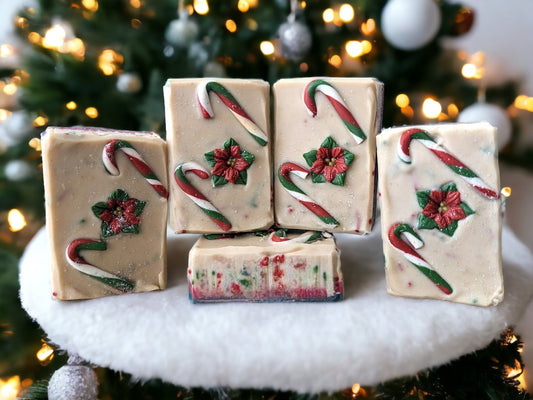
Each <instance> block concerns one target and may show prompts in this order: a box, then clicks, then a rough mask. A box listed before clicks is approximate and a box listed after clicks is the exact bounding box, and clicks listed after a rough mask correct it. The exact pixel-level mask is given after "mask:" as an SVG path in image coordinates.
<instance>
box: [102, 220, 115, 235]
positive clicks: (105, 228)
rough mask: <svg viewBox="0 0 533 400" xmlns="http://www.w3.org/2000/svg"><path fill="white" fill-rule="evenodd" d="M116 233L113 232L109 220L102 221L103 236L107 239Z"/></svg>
mask: <svg viewBox="0 0 533 400" xmlns="http://www.w3.org/2000/svg"><path fill="white" fill-rule="evenodd" d="M114 235H115V232H113V229H111V227H110V226H109V224H108V223H107V222H103V221H102V238H104V239H106V238H108V237H111V236H114Z"/></svg>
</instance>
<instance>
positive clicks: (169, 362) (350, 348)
mask: <svg viewBox="0 0 533 400" xmlns="http://www.w3.org/2000/svg"><path fill="white" fill-rule="evenodd" d="M195 238H196V237H195V236H192V235H182V236H179V237H178V236H176V235H170V236H169V239H168V249H169V254H168V261H169V262H168V265H169V287H168V289H166V290H164V291H161V292H152V293H142V294H130V295H123V296H114V297H107V298H100V299H94V300H88V301H73V302H61V301H57V300H53V299H52V297H51V288H50V283H49V281H50V272H49V258H48V250H47V239H46V234H45V231H44V229H43V230H42V231H40V232H39V233H38V234H37V236H36V237H35V238H34V239H33V241H32V242H31V243H30V245H29V246H28V247H27V249H26V252H25V254H24V256H23V259H22V261H21V265H20V282H21V292H20V296H21V300H22V305H23V307H24V308H25V309H26V311H27V312H28V313H29V314H30V316H32V317H33V318H34V319H35V320H36V321H37V322H38V323H39V324H40V325H41V326H42V328H43V329H44V330H45V331H46V333H47V334H48V336H49V338H50V339H51V340H52V341H53V342H55V343H56V344H57V345H59V346H60V347H61V348H63V349H65V350H67V351H68V352H69V353H71V354H74V353H76V354H79V355H80V356H81V357H83V358H85V359H86V360H88V361H90V362H92V363H94V364H97V365H100V366H104V367H109V368H111V369H114V370H119V371H124V372H127V373H130V374H132V375H133V376H134V377H136V378H138V379H140V380H144V379H149V378H161V379H163V380H164V381H168V382H171V383H174V384H177V385H182V386H187V387H204V388H209V387H232V388H258V389H260V388H272V389H277V390H294V391H298V392H305V393H317V392H322V391H337V390H341V389H344V388H347V387H350V386H351V385H352V384H354V383H355V382H359V383H361V384H363V385H374V384H377V383H379V382H382V381H386V380H389V379H392V378H396V377H401V376H405V375H413V374H415V373H416V372H418V371H419V370H421V369H425V368H428V367H431V366H437V365H441V364H443V363H446V362H448V361H450V360H452V359H455V358H457V357H459V356H461V355H463V354H465V353H468V352H472V351H474V350H477V349H480V348H483V347H484V346H486V345H487V344H488V343H489V342H490V341H491V340H493V339H495V338H497V337H498V336H499V335H500V333H501V332H502V331H503V330H504V329H505V328H506V327H509V326H512V325H513V324H515V323H517V322H518V320H519V319H520V317H521V315H522V313H523V312H524V310H525V308H526V306H527V304H528V303H529V301H530V299H531V297H532V292H533V275H532V271H533V258H532V255H531V253H530V252H529V250H528V249H527V248H526V247H525V246H524V245H523V244H522V243H521V242H520V241H518V239H517V238H516V237H515V236H514V234H513V233H512V232H511V231H510V230H509V229H508V228H504V230H503V260H504V279H505V299H504V301H503V302H502V303H501V304H500V305H498V306H496V307H488V308H482V307H475V306H468V305H461V304H453V303H449V302H443V301H435V300H416V299H407V298H399V297H393V296H390V295H388V294H387V293H386V286H385V277H384V270H383V255H382V251H381V239H380V232H379V228H378V227H377V228H376V229H375V231H374V232H373V233H372V234H371V235H369V236H366V237H362V238H361V237H354V236H348V235H339V236H338V244H339V247H340V249H341V251H342V263H343V273H344V277H345V299H344V300H343V301H341V302H337V303H261V304H257V303H253V304H252V303H226V304H203V305H202V304H200V305H199V304H196V305H194V304H191V303H190V302H189V299H188V291H187V284H186V266H187V255H188V251H189V249H190V247H191V245H192V244H193V242H194V240H195Z"/></svg>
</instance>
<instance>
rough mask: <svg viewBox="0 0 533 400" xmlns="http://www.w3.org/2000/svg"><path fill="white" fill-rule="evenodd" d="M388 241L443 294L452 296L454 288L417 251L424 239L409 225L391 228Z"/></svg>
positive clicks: (394, 225)
mask: <svg viewBox="0 0 533 400" xmlns="http://www.w3.org/2000/svg"><path fill="white" fill-rule="evenodd" d="M388 240H389V243H390V245H391V246H392V247H394V248H395V249H396V250H398V251H399V252H400V253H402V254H403V256H404V257H405V258H406V259H407V260H408V261H409V262H410V263H411V264H412V265H414V266H415V267H416V268H417V269H418V270H419V271H420V272H422V273H423V274H424V275H425V276H426V277H427V278H429V279H430V280H431V282H433V283H434V284H435V285H436V286H437V287H438V288H439V289H440V290H441V291H442V292H443V293H445V294H447V295H450V294H452V292H453V289H452V287H451V286H450V284H449V283H448V282H446V280H445V279H444V278H443V277H442V276H441V275H440V274H439V273H438V272H437V271H435V270H434V269H433V267H432V266H431V265H430V264H429V263H428V262H427V261H426V260H425V259H424V258H423V257H422V256H421V255H420V254H418V252H416V251H415V249H419V248H421V247H422V246H424V242H423V240H422V238H421V237H420V236H419V235H418V234H417V233H416V232H415V231H414V229H413V228H412V227H411V226H410V225H408V224H401V223H396V224H393V225H392V226H391V227H390V228H389V232H388Z"/></svg>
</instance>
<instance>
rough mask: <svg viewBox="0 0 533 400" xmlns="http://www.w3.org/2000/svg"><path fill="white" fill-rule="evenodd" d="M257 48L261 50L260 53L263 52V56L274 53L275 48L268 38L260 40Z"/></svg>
mask: <svg viewBox="0 0 533 400" xmlns="http://www.w3.org/2000/svg"><path fill="white" fill-rule="evenodd" d="M259 49H260V50H261V53H263V54H264V55H265V56H270V55H272V54H274V51H275V50H276V49H275V47H274V43H272V42H271V41H269V40H264V41H262V42H261V44H260V45H259Z"/></svg>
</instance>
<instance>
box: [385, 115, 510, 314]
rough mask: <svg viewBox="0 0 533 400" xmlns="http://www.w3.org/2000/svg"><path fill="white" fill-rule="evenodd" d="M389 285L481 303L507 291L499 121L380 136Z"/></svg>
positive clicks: (398, 290)
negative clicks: (502, 264) (505, 285)
mask: <svg viewBox="0 0 533 400" xmlns="http://www.w3.org/2000/svg"><path fill="white" fill-rule="evenodd" d="M377 149H378V165H379V168H378V169H379V198H380V204H381V223H382V235H383V251H384V255H385V269H386V279H387V287H388V292H389V293H391V294H394V295H398V296H406V297H419V298H420V297H422V298H432V299H441V300H448V301H453V302H457V303H465V304H474V305H478V306H489V305H495V304H498V303H500V302H501V301H502V299H503V278H502V269H501V237H500V236H501V204H500V196H499V184H500V182H499V169H498V150H497V140H496V128H494V127H493V126H491V125H489V124H488V123H475V124H442V125H424V126H421V127H399V128H391V129H386V130H384V131H383V132H382V133H381V134H380V135H378V138H377Z"/></svg>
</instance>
